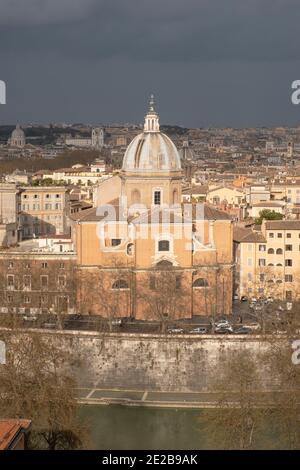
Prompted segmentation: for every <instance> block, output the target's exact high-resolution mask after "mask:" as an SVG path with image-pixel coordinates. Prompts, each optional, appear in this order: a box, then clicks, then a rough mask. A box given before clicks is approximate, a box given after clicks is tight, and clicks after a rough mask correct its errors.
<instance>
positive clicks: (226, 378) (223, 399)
mask: <svg viewBox="0 0 300 470" xmlns="http://www.w3.org/2000/svg"><path fill="white" fill-rule="evenodd" d="M214 376H215V377H217V378H216V379H215V380H213V390H214V391H217V392H218V393H217V397H218V398H217V404H216V408H215V410H214V411H213V422H212V411H211V410H210V411H209V412H206V413H205V412H204V413H202V416H201V420H204V423H205V424H206V426H207V427H209V431H210V433H211V431H212V433H211V435H212V439H213V444H214V446H216V445H218V446H220V447H221V448H224V449H240V450H245V449H251V448H253V447H254V437H255V434H256V432H257V431H258V429H259V428H260V426H261V424H262V422H263V420H264V417H265V415H266V413H267V410H266V409H264V408H262V407H259V406H257V405H258V393H257V390H259V387H260V374H259V362H258V361H257V359H254V358H251V357H250V356H249V352H247V351H246V350H241V351H234V352H233V351H230V352H229V353H228V354H227V355H226V356H225V357H224V360H222V362H221V363H220V364H219V367H218V369H217V371H216V370H214Z"/></svg>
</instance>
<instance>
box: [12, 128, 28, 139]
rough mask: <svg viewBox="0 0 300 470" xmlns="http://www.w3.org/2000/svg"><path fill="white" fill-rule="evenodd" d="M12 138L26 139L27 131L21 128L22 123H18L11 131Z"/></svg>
mask: <svg viewBox="0 0 300 470" xmlns="http://www.w3.org/2000/svg"><path fill="white" fill-rule="evenodd" d="M11 138H12V139H25V133H24V131H23V129H21V127H20V125H19V124H17V126H16V128H15V129H14V130H13V131H12V133H11Z"/></svg>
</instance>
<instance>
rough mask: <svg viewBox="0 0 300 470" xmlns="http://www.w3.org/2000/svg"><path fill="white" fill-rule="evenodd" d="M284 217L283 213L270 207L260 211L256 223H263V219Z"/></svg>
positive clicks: (280, 218)
mask: <svg viewBox="0 0 300 470" xmlns="http://www.w3.org/2000/svg"><path fill="white" fill-rule="evenodd" d="M283 218H284V215H283V214H280V213H279V212H275V211H274V210H272V211H271V210H270V209H263V210H262V211H260V213H259V217H256V219H255V223H256V225H261V224H262V221H263V219H266V220H282V219H283Z"/></svg>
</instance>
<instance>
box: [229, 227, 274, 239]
mask: <svg viewBox="0 0 300 470" xmlns="http://www.w3.org/2000/svg"><path fill="white" fill-rule="evenodd" d="M233 240H234V241H235V242H239V243H246V242H248V243H259V242H262V243H265V242H266V239H265V238H264V236H263V234H262V233H261V232H259V231H253V230H252V229H251V228H249V227H237V226H235V227H234V228H233Z"/></svg>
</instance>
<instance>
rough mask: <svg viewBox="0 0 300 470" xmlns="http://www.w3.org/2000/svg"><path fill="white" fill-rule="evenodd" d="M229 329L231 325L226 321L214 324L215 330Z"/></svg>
mask: <svg viewBox="0 0 300 470" xmlns="http://www.w3.org/2000/svg"><path fill="white" fill-rule="evenodd" d="M223 327H224V328H231V325H230V323H229V321H228V320H225V319H222V320H219V321H217V322H216V324H215V328H223Z"/></svg>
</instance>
